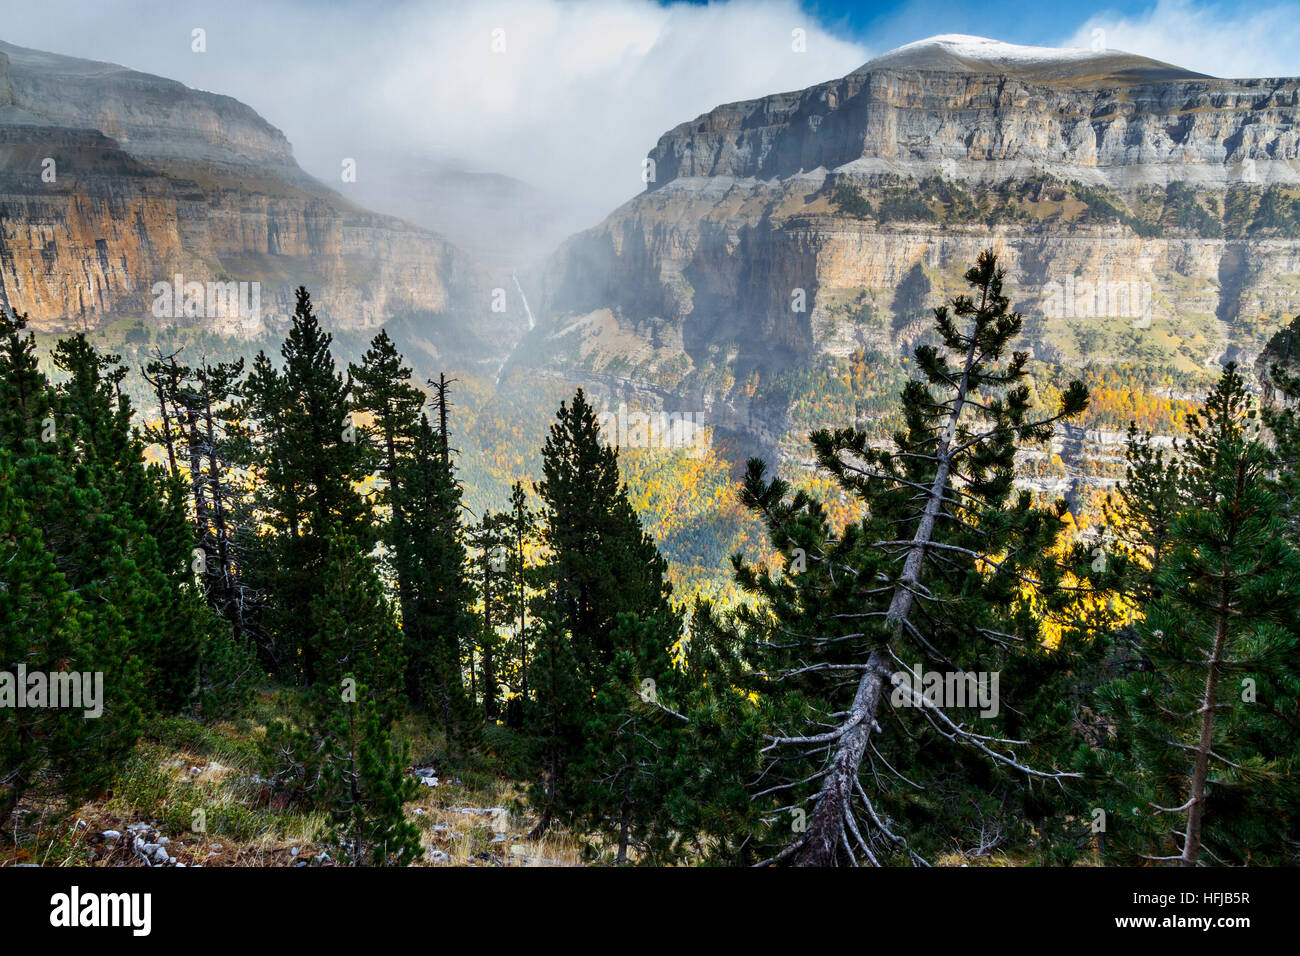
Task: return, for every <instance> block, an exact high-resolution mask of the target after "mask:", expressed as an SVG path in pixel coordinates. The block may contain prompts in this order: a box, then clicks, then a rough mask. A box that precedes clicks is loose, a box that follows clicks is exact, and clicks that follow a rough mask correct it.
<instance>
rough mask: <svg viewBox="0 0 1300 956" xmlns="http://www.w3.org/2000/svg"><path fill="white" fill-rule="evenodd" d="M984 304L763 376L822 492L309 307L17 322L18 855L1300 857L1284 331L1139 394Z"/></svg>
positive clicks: (989, 295) (4, 484)
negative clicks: (1067, 474)
mask: <svg viewBox="0 0 1300 956" xmlns="http://www.w3.org/2000/svg"><path fill="white" fill-rule="evenodd" d="M1004 279H1005V276H1004V273H1003V272H1002V270H1001V269H1000V268H999V266H998V262H997V258H996V256H995V255H994V254H993V252H992V251H986V252H984V253H982V254H980V256H979V258H978V261H976V262H975V263H973V264H972V266H971V268H970V269H969V270H968V271H967V273H966V275H965V289H964V290H963V291H962V292H960V293H958V294H955V295H953V296H951V297H949V299H948V301H947V302H945V304H943V305H941V306H939V307H938V308H935V309H933V310H932V311H931V313H930V314H929V316H928V318H926V319H925V320H924V322H923V324H924V326H925V327H924V328H923V329H919V330H918V332H917V335H916V339H915V341H916V344H915V346H914V348H913V349H912V352H911V355H910V359H909V361H908V363H907V364H906V365H904V366H903V367H902V368H901V369H897V368H892V367H891V366H890V365H889V364H887V363H884V362H880V361H877V360H873V359H872V357H871V356H870V354H869V353H868V352H866V351H865V350H864V351H861V352H859V353H856V354H854V355H853V356H852V357H851V358H850V359H848V360H846V361H845V362H844V364H843V368H842V369H841V368H837V369H836V370H835V371H834V373H833V374H832V373H830V372H827V373H825V374H821V373H819V377H815V378H810V379H808V380H797V381H796V380H793V379H792V380H791V381H789V382H786V383H784V385H783V387H786V388H788V390H789V396H790V398H791V399H792V408H793V411H792V419H793V421H794V422H795V423H798V422H799V421H801V419H800V417H799V416H800V415H801V414H802V413H801V412H800V411H799V409H800V408H806V409H807V413H808V415H809V419H808V428H807V429H805V430H804V434H803V435H801V436H798V437H800V439H801V440H802V441H803V442H804V446H803V451H802V455H801V456H799V457H789V456H787V458H786V459H785V460H784V461H783V462H778V463H767V462H764V461H763V460H760V459H757V458H754V459H750V460H749V461H748V463H747V464H746V466H745V467H744V468H743V469H742V470H737V468H736V467H735V466H734V463H733V462H732V461H730V460H729V455H728V452H729V449H728V447H727V445H726V442H725V441H723V440H722V436H716V437H715V440H711V441H708V442H701V443H697V444H692V445H690V446H689V447H674V448H660V447H645V443H643V442H630V443H626V442H624V441H623V440H622V438H623V435H622V426H621V425H619V426H618V429H619V431H618V432H617V433H612V432H611V425H610V421H611V419H610V418H609V409H607V408H606V407H604V406H603V405H602V404H601V403H599V402H598V401H597V400H596V399H595V398H594V397H593V395H592V394H590V393H589V392H588V391H586V390H584V389H581V388H577V389H574V390H570V388H569V386H568V385H565V384H563V380H562V379H559V378H556V379H554V380H553V382H554V384H553V385H550V386H547V385H539V386H530V387H516V388H511V387H509V379H508V378H507V379H506V380H505V381H506V384H507V387H503V388H496V389H490V388H488V386H487V384H486V383H485V382H484V381H483V380H482V379H481V378H478V377H475V376H473V375H471V374H464V373H459V374H458V373H457V372H456V371H455V370H451V369H449V370H446V371H445V372H444V373H441V374H436V375H434V376H433V377H432V378H429V377H428V376H423V375H421V376H419V377H417V376H415V375H413V373H412V369H411V362H409V361H408V359H407V358H406V357H405V356H404V354H403V348H404V346H403V343H402V342H401V341H399V340H400V339H401V338H402V336H401V335H400V334H398V333H396V332H395V334H393V335H390V334H389V331H387V330H381V331H379V332H378V334H375V335H374V336H373V337H372V338H369V339H366V340H362V339H359V338H358V339H357V341H355V342H354V341H351V340H350V339H349V340H346V341H345V340H343V339H335V337H334V336H332V335H331V334H330V333H329V332H327V331H326V330H325V328H324V327H323V326H322V324H321V323H320V322H319V321H318V319H317V316H316V314H315V310H314V308H313V305H312V300H311V297H310V294H309V292H308V290H307V289H305V288H299V289H298V291H297V298H296V308H295V310H294V313H293V316H292V320H291V322H290V323H289V324H288V326H287V329H286V330H285V332H284V335H283V337H282V338H279V339H277V340H275V341H271V340H269V339H267V338H263V339H259V340H255V341H254V342H253V348H252V349H247V350H245V349H242V348H239V347H235V346H232V345H231V344H230V342H229V340H222V339H215V338H214V339H212V340H206V339H202V338H201V337H193V336H191V337H190V339H189V340H188V341H187V340H183V339H181V338H172V339H168V338H167V337H166V336H165V335H163V334H161V333H156V332H151V331H146V330H144V329H143V328H141V327H127V328H124V329H121V330H119V332H120V337H119V338H118V339H117V341H116V342H114V343H113V344H111V345H109V344H108V343H106V342H105V341H104V339H103V337H102V336H101V337H100V338H99V339H98V341H99V346H98V347H97V346H96V344H94V343H93V342H92V340H91V339H89V338H88V337H87V336H86V335H84V334H78V335H71V336H66V337H63V338H59V339H52V338H47V337H42V338H41V340H40V341H38V339H37V337H36V336H35V335H34V334H33V332H32V331H31V330H29V328H28V326H27V320H26V317H25V316H22V315H16V314H12V313H9V312H5V313H3V314H2V316H0V642H3V655H2V656H3V661H4V667H5V668H6V670H5V672H4V673H3V674H0V704H4V706H3V707H0V768H3V772H2V773H0V817H3V820H4V826H3V836H0V856H2V857H3V858H4V859H6V860H13V861H36V862H46V863H69V862H73V863H102V864H105V865H112V864H116V863H127V862H130V863H135V864H139V865H150V866H155V865H181V864H185V865H196V864H199V865H223V864H229V863H241V864H249V863H260V864H286V865H309V864H310V865H337V864H347V865H376V866H387V865H392V866H407V865H412V864H417V863H420V864H444V863H451V862H470V863H479V864H506V865H527V864H555V863H587V864H610V865H625V864H650V865H668V864H673V865H699V864H723V865H814V866H824V865H850V864H854V865H866V864H870V865H937V864H961V863H1013V864H1039V863H1057V864H1060V863H1065V864H1101V865H1112V864H1169V865H1184V866H1197V865H1241V864H1260V863H1265V864H1281V863H1287V864H1294V863H1297V862H1300V860H1297V853H1298V852H1300V851H1297V847H1298V846H1300V832H1297V830H1296V826H1297V821H1298V820H1300V778H1298V777H1297V759H1298V758H1300V752H1298V751H1297V739H1300V737H1298V735H1297V729H1298V728H1300V704H1298V703H1297V701H1300V655H1298V653H1297V652H1298V651H1300V647H1298V646H1297V642H1298V641H1300V514H1298V513H1297V501H1298V500H1300V498H1298V495H1300V471H1298V470H1297V459H1298V457H1300V425H1298V424H1297V418H1296V408H1297V403H1300V379H1298V378H1297V376H1296V372H1295V368H1294V362H1293V361H1292V355H1291V351H1292V350H1291V349H1290V347H1289V346H1288V345H1287V343H1288V342H1290V339H1289V338H1287V335H1288V334H1291V335H1292V337H1293V330H1292V333H1287V332H1281V333H1279V335H1278V336H1275V337H1274V339H1273V344H1272V345H1271V346H1270V350H1269V351H1266V353H1265V358H1263V359H1261V364H1260V368H1259V374H1260V375H1261V377H1262V379H1263V381H1260V382H1254V381H1248V380H1247V379H1245V378H1244V377H1243V373H1242V372H1241V370H1239V369H1238V368H1237V367H1236V366H1235V365H1234V364H1232V363H1229V364H1228V365H1227V366H1226V367H1225V368H1224V369H1223V371H1222V373H1221V374H1220V375H1218V376H1217V378H1216V379H1215V380H1214V381H1213V382H1211V383H1209V388H1208V394H1204V397H1203V398H1201V397H1199V396H1200V395H1201V394H1202V392H1201V391H1200V390H1198V389H1197V388H1196V386H1195V383H1190V382H1183V381H1175V380H1173V379H1168V380H1166V378H1163V377H1161V378H1160V379H1159V381H1156V380H1152V381H1151V382H1149V383H1148V384H1149V385H1150V389H1149V390H1148V391H1146V392H1145V393H1144V394H1142V395H1135V394H1134V392H1133V390H1132V389H1130V388H1129V387H1128V384H1129V381H1130V380H1129V379H1128V378H1126V377H1125V375H1124V373H1123V372H1122V371H1121V370H1118V369H1116V368H1114V367H1111V368H1107V369H1104V370H1098V369H1091V370H1089V372H1088V373H1087V374H1086V375H1082V376H1079V377H1078V378H1077V380H1076V378H1074V377H1072V376H1070V375H1069V374H1068V373H1067V372H1066V371H1064V370H1063V368H1062V367H1061V366H1059V365H1057V366H1049V365H1047V364H1045V363H1043V362H1042V361H1041V360H1038V361H1036V360H1034V359H1032V358H1031V356H1030V354H1029V352H1028V351H1026V350H1024V348H1023V344H1022V343H1023V339H1024V337H1025V334H1026V329H1025V325H1026V321H1025V320H1024V319H1023V318H1022V317H1021V316H1020V315H1019V314H1018V313H1017V312H1015V311H1014V310H1013V307H1012V302H1011V301H1010V298H1009V296H1008V294H1007V291H1006V289H1005V288H1004ZM921 321H922V320H921V319H919V318H918V322H921ZM1298 321H1300V320H1298ZM348 335H350V336H352V337H353V338H356V333H348ZM507 374H508V370H507ZM462 375H463V378H462ZM1164 375H1165V373H1160V376H1164ZM1261 387H1262V391H1263V396H1264V399H1263V400H1261V398H1260V397H1259V396H1258V394H1257V393H1259V392H1260V391H1261ZM1159 389H1164V390H1165V391H1164V393H1163V394H1164V396H1165V397H1151V396H1153V395H1159V394H1160V392H1159V391H1158V390H1159ZM539 409H545V411H544V412H542V411H539ZM814 410H815V418H816V420H817V421H820V422H824V421H826V420H827V419H828V418H830V419H834V420H837V422H838V423H837V424H836V425H835V426H834V427H831V428H827V427H821V426H817V427H814V426H815V425H816V422H815V421H814V418H813V416H814ZM1103 428H1104V429H1110V430H1114V431H1120V432H1125V434H1126V439H1125V440H1124V442H1123V448H1124V452H1123V458H1122V460H1116V461H1110V462H1103V463H1102V464H1103V465H1104V467H1105V468H1106V469H1107V471H1106V474H1107V475H1109V476H1110V478H1111V479H1112V480H1110V481H1107V482H1105V483H1097V484H1094V485H1092V486H1090V487H1089V488H1087V489H1086V494H1084V493H1080V492H1079V491H1078V489H1074V490H1073V492H1072V494H1071V499H1070V500H1069V501H1067V500H1065V499H1064V498H1063V497H1061V495H1060V492H1061V488H1059V487H1058V486H1057V485H1054V484H1053V483H1052V482H1051V481H1050V479H1051V478H1052V477H1053V476H1054V475H1055V474H1056V473H1057V472H1058V471H1059V458H1057V457H1054V456H1056V455H1057V451H1055V450H1054V445H1053V442H1057V443H1058V445H1057V446H1055V447H1059V443H1060V442H1062V441H1067V442H1068V441H1074V442H1082V441H1087V440H1088V439H1087V433H1088V430H1090V429H1091V430H1094V431H1095V430H1097V429H1103ZM1153 432H1155V433H1157V434H1155V435H1153ZM705 434H712V433H711V432H706V433H705ZM1170 435H1173V436H1176V437H1175V438H1173V439H1172V440H1170V439H1169V436H1170ZM787 440H793V438H792V437H791V436H787ZM800 457H801V458H802V459H804V460H806V462H807V466H806V467H805V466H803V465H801V464H800V461H799V458H800ZM1026 475H1029V476H1031V478H1030V480H1029V481H1026ZM1035 478H1039V479H1042V480H1034V479H1035ZM73 687H75V688H76V689H77V690H78V696H77V705H76V706H75V707H73V706H69V705H68V703H67V701H66V700H65V697H66V692H68V691H69V690H70V689H71V688H73ZM96 688H98V689H96Z"/></svg>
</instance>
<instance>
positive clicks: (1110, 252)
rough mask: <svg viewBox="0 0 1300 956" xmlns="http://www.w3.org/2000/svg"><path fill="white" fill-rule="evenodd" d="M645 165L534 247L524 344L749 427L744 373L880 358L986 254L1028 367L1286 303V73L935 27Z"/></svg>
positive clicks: (1199, 341)
mask: <svg viewBox="0 0 1300 956" xmlns="http://www.w3.org/2000/svg"><path fill="white" fill-rule="evenodd" d="M650 159H651V160H652V161H653V165H652V166H651V170H652V172H653V174H654V177H655V179H654V181H653V182H652V183H650V184H649V186H648V188H647V191H646V192H645V193H643V194H642V195H641V196H639V197H638V198H636V199H634V200H632V201H631V202H629V203H627V204H625V205H624V206H623V207H621V208H620V209H618V210H617V211H616V212H614V213H613V214H612V215H611V216H610V217H609V218H608V219H607V220H606V221H605V222H604V223H603V224H602V225H601V226H599V227H597V228H596V229H594V230H591V231H589V232H586V233H583V234H580V235H578V236H576V237H574V238H573V239H571V240H570V241H569V243H568V244H567V245H566V246H565V247H563V248H562V249H561V251H560V252H559V253H558V254H557V256H556V257H555V258H554V260H553V262H552V265H551V270H550V276H549V282H548V294H547V297H546V300H545V302H544V306H543V308H542V309H541V310H539V314H541V315H542V316H543V319H542V328H543V329H544V330H545V336H542V335H539V336H537V342H536V348H535V354H536V355H537V356H539V358H537V359H535V361H537V362H539V364H548V365H549V366H550V367H552V368H563V369H567V370H568V371H569V373H570V374H573V375H574V376H575V377H581V376H582V375H588V374H593V373H600V374H602V375H605V376H606V377H609V378H610V379H611V381H613V382H614V383H615V384H617V383H619V382H621V383H622V385H621V387H622V388H624V389H631V390H635V389H638V388H644V387H647V386H649V385H656V386H657V387H659V388H660V389H665V388H666V389H667V390H668V391H669V392H670V393H673V392H674V389H676V391H675V393H674V394H671V395H670V398H669V402H670V403H672V402H677V403H694V404H696V405H712V404H715V403H716V404H721V405H725V406H729V407H731V408H732V409H733V412H734V414H733V415H732V416H731V418H733V419H735V420H736V421H737V422H738V425H739V427H738V431H740V432H741V434H742V435H746V436H749V437H751V438H753V439H754V440H755V441H759V442H760V444H764V443H763V442H761V436H760V435H759V434H758V431H757V430H756V429H754V428H752V427H751V426H748V425H745V424H744V420H745V419H747V418H749V419H752V418H753V417H755V415H757V417H758V418H760V419H761V420H762V421H763V423H764V430H765V431H766V432H767V433H769V434H771V433H780V432H781V431H783V430H784V428H786V427H788V422H786V423H785V424H783V423H782V421H781V416H782V414H783V409H781V408H779V407H778V406H774V405H768V406H767V407H764V408H762V409H757V410H756V409H754V408H753V407H752V403H753V401H754V398H753V397H752V396H754V395H761V394H762V393H763V389H762V388H761V387H759V388H758V389H755V388H754V387H753V386H754V383H755V382H760V383H761V382H763V381H767V380H772V379H774V378H776V377H778V376H780V375H781V374H783V373H786V372H788V371H789V370H791V369H796V368H803V367H808V366H812V365H816V364H817V363H819V362H824V361H825V360H827V359H828V358H835V357H845V356H849V355H852V354H853V353H855V352H861V351H862V350H867V351H869V352H872V353H876V354H883V355H886V356H895V358H894V359H893V361H895V362H898V361H901V358H902V357H903V356H905V355H907V354H908V353H909V352H910V347H911V345H912V344H914V342H915V337H916V335H917V334H920V332H919V331H918V330H921V329H923V328H924V316H925V313H926V309H927V307H932V306H933V305H936V304H938V303H939V302H940V301H942V299H943V298H944V297H947V296H950V295H952V294H956V293H957V292H959V291H964V286H963V283H962V281H961V275H962V273H963V272H964V271H965V270H966V269H967V268H968V267H969V266H970V264H971V263H972V262H973V261H974V259H975V257H976V255H977V254H978V252H979V250H980V249H982V248H985V247H987V246H993V247H995V248H997V249H998V251H999V252H1000V255H1001V259H1002V263H1003V265H1004V266H1005V267H1006V269H1007V271H1008V281H1009V286H1010V288H1011V290H1012V294H1013V302H1014V303H1015V306H1016V307H1017V308H1018V309H1019V310H1020V311H1021V312H1022V313H1024V314H1025V315H1026V316H1027V317H1028V318H1029V321H1028V322H1027V331H1028V338H1029V340H1030V342H1031V344H1032V348H1033V350H1034V354H1035V356H1036V357H1037V358H1039V359H1041V360H1043V361H1045V362H1048V363H1053V364H1062V365H1066V366H1075V367H1078V366H1082V365H1086V364H1106V363H1129V364H1133V365H1139V366H1141V365H1147V366H1152V367H1154V366H1157V365H1159V366H1162V367H1168V368H1169V369H1171V370H1173V371H1175V372H1177V373H1180V374H1183V375H1194V374H1195V373H1197V372H1198V371H1205V370H1208V369H1210V368H1213V367H1215V366H1217V365H1218V363H1220V362H1222V361H1224V360H1227V359H1234V358H1235V359H1240V360H1245V361H1251V360H1253V357H1254V355H1255V354H1256V353H1258V351H1259V348H1260V347H1261V346H1262V344H1263V342H1264V341H1266V340H1267V337H1268V336H1269V335H1270V334H1271V333H1272V331H1273V330H1274V329H1276V328H1277V327H1278V326H1279V325H1282V324H1285V322H1286V320H1287V318H1288V317H1289V316H1291V315H1294V314H1295V313H1296V312H1298V311H1300V201H1297V197H1300V80H1294V79H1286V80H1218V79H1213V78H1209V77H1203V76H1199V75H1196V74H1191V73H1188V72H1186V71H1182V70H1179V69H1177V68H1176V67H1171V66H1168V65H1167V64H1160V63H1156V62H1154V61H1150V60H1144V59H1142V58H1139V57H1133V56H1129V55H1126V54H1115V53H1103V54H1092V53H1091V52H1089V51H1050V50H1033V49H1026V48H1017V47H1007V46H1006V45H1003V44H993V43H992V42H991V41H983V40H978V39H975V38H964V37H944V38H937V39H936V40H932V41H926V42H923V43H920V44H913V45H911V46H910V47H904V48H901V49H900V50H898V51H895V52H894V53H891V54H887V55H886V56H884V57H881V58H879V59H877V60H874V61H872V62H870V63H868V64H866V65H865V66H864V67H862V68H861V69H859V70H857V71H855V72H854V73H852V74H850V75H848V76H846V77H844V78H843V79H840V80H837V81H833V82H830V83H825V84H822V85H820V86H817V87H813V88H811V89H808V90H804V91H802V92H798V93H787V94H779V95H775V96H771V97H767V98H765V99H762V100H755V101H751V102H746V103H735V104H730V105H727V106H722V107H719V108H718V109H716V110H714V111H712V112H711V113H708V114H706V115H705V116H702V117H699V118H698V119H696V120H694V121H692V122H690V123H684V124H682V125H681V126H679V127H677V128H676V129H674V130H672V131H670V132H669V133H667V134H665V135H664V136H663V137H662V138H661V139H660V141H659V143H658V145H657V146H656V147H655V148H654V150H653V151H652V152H651V154H650ZM1293 217H1294V218H1293ZM909 288H910V289H911V290H912V291H911V292H910V293H909V292H908V291H907V290H908V289H909ZM746 383H749V387H746ZM778 405H779V403H778ZM682 407H685V406H684V405H683V406H682Z"/></svg>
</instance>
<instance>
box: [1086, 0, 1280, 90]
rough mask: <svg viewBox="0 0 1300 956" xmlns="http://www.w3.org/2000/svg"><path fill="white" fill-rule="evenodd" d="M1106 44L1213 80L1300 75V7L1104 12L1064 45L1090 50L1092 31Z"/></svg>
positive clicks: (1179, 3) (1161, 5) (1195, 6)
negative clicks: (1134, 13) (1127, 14)
mask: <svg viewBox="0 0 1300 956" xmlns="http://www.w3.org/2000/svg"><path fill="white" fill-rule="evenodd" d="M1094 28H1099V29H1102V30H1104V31H1105V33H1106V36H1105V44H1106V46H1107V47H1109V48H1111V49H1115V50H1126V51H1128V52H1130V53H1140V54H1142V55H1143V56H1149V57H1153V58H1154V59H1157V60H1164V61H1165V62H1166V63H1173V64H1176V65H1177V66H1181V67H1185V68H1187V69H1189V70H1195V71H1197V72H1199V73H1208V74H1210V75H1211V76H1226V77H1250V76H1264V77H1275V76H1295V75H1297V74H1300V53H1298V51H1300V4H1297V3H1272V4H1267V5H1264V6H1256V5H1254V4H1241V5H1236V4H1233V5H1228V6H1217V5H1208V4H1199V3H1192V2H1189V0H1159V2H1158V3H1157V4H1156V5H1155V6H1154V7H1152V8H1151V9H1150V10H1148V11H1147V12H1145V13H1144V14H1142V15H1140V16H1132V17H1124V16H1119V15H1118V14H1109V13H1108V14H1099V15H1097V16H1094V17H1091V18H1090V19H1089V20H1087V22H1085V23H1084V24H1083V25H1082V26H1081V27H1080V28H1079V29H1078V31H1076V32H1075V33H1074V34H1073V36H1071V37H1069V38H1068V39H1066V40H1065V41H1064V42H1063V43H1062V44H1061V45H1063V46H1082V47H1086V46H1090V45H1091V39H1092V31H1093V29H1094Z"/></svg>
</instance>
